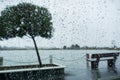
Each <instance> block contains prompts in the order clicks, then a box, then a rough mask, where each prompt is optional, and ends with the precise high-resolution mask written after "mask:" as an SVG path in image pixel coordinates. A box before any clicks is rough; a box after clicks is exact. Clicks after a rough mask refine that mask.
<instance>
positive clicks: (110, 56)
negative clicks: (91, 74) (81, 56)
mask: <svg viewBox="0 0 120 80" xmlns="http://www.w3.org/2000/svg"><path fill="white" fill-rule="evenodd" d="M119 54H120V53H118V52H117V53H97V54H91V57H90V56H89V54H86V60H87V61H88V62H91V68H92V69H96V68H98V65H99V61H107V64H108V67H114V66H115V62H116V60H117V57H118V56H119Z"/></svg>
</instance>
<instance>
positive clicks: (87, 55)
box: [86, 54, 90, 67]
mask: <svg viewBox="0 0 120 80" xmlns="http://www.w3.org/2000/svg"><path fill="white" fill-rule="evenodd" d="M89 57H90V56H89V54H86V65H87V67H89V62H88V59H89Z"/></svg>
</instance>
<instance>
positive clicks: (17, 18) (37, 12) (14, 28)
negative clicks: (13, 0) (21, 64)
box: [0, 3, 54, 66]
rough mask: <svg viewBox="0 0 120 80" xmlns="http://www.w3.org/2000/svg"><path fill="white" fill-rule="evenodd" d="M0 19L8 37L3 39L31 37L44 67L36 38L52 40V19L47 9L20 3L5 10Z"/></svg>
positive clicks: (4, 36)
mask: <svg viewBox="0 0 120 80" xmlns="http://www.w3.org/2000/svg"><path fill="white" fill-rule="evenodd" d="M0 18H1V23H2V26H1V27H2V28H5V30H6V35H3V36H2V37H3V38H6V39H7V38H8V39H9V38H13V37H16V36H18V37H21V38H22V37H23V36H28V37H30V38H31V39H32V40H33V43H34V46H35V50H36V53H37V57H38V61H39V64H40V66H42V62H41V59H40V56H39V51H38V47H37V44H36V40H35V37H36V36H40V37H43V38H48V39H50V38H51V37H52V35H53V32H54V29H53V25H52V22H51V20H52V17H51V14H50V12H49V11H48V10H47V8H44V7H39V6H36V5H33V4H31V3H20V4H18V5H16V6H11V7H7V8H6V9H5V10H3V11H2V12H1V16H0ZM3 30H4V29H3ZM0 34H1V32H0Z"/></svg>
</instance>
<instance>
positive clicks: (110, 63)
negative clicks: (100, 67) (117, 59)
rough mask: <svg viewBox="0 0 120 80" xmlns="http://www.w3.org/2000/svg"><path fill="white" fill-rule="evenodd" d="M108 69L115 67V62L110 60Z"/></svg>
mask: <svg viewBox="0 0 120 80" xmlns="http://www.w3.org/2000/svg"><path fill="white" fill-rule="evenodd" d="M107 62H108V67H113V66H114V60H113V59H111V60H108V61H107Z"/></svg>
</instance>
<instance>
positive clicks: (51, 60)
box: [49, 55, 53, 64]
mask: <svg viewBox="0 0 120 80" xmlns="http://www.w3.org/2000/svg"><path fill="white" fill-rule="evenodd" d="M49 58H50V64H53V56H52V55H50V56H49Z"/></svg>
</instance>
